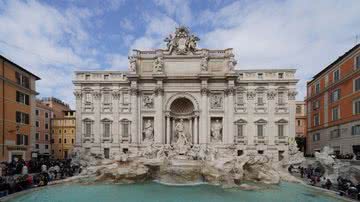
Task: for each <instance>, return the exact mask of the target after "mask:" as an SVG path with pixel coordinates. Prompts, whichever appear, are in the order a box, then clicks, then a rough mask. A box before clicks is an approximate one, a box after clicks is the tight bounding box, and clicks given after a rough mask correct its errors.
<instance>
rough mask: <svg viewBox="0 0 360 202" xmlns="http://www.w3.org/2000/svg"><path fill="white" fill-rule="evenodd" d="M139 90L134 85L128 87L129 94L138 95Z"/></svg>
mask: <svg viewBox="0 0 360 202" xmlns="http://www.w3.org/2000/svg"><path fill="white" fill-rule="evenodd" d="M139 93H140V91H139V89H138V88H136V87H131V88H130V95H139Z"/></svg>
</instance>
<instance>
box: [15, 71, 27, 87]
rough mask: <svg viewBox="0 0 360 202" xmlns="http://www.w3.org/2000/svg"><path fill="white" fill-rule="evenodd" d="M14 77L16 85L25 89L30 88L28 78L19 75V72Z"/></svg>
mask: <svg viewBox="0 0 360 202" xmlns="http://www.w3.org/2000/svg"><path fill="white" fill-rule="evenodd" d="M15 77H16V83H17V84H19V85H21V86H23V87H25V88H30V80H29V78H28V77H26V76H24V75H22V74H20V73H19V72H16V73H15Z"/></svg>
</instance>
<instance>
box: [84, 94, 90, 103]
mask: <svg viewBox="0 0 360 202" xmlns="http://www.w3.org/2000/svg"><path fill="white" fill-rule="evenodd" d="M85 102H86V103H91V93H85Z"/></svg>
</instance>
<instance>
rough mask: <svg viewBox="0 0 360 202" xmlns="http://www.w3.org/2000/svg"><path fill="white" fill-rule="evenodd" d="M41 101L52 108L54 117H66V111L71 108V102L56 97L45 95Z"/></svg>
mask: <svg viewBox="0 0 360 202" xmlns="http://www.w3.org/2000/svg"><path fill="white" fill-rule="evenodd" d="M41 102H42V103H43V104H45V105H46V106H48V107H50V108H51V110H52V112H53V118H62V117H64V111H68V110H71V109H70V106H69V104H67V103H65V102H63V101H62V100H60V99H58V98H55V97H44V98H42V99H41Z"/></svg>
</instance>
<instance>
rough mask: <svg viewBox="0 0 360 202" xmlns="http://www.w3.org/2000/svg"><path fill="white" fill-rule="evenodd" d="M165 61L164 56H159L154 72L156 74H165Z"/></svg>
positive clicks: (155, 61) (155, 62) (154, 65)
mask: <svg viewBox="0 0 360 202" xmlns="http://www.w3.org/2000/svg"><path fill="white" fill-rule="evenodd" d="M163 67H164V61H163V57H162V56H158V57H157V58H156V59H155V60H154V64H153V72H154V73H163Z"/></svg>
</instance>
